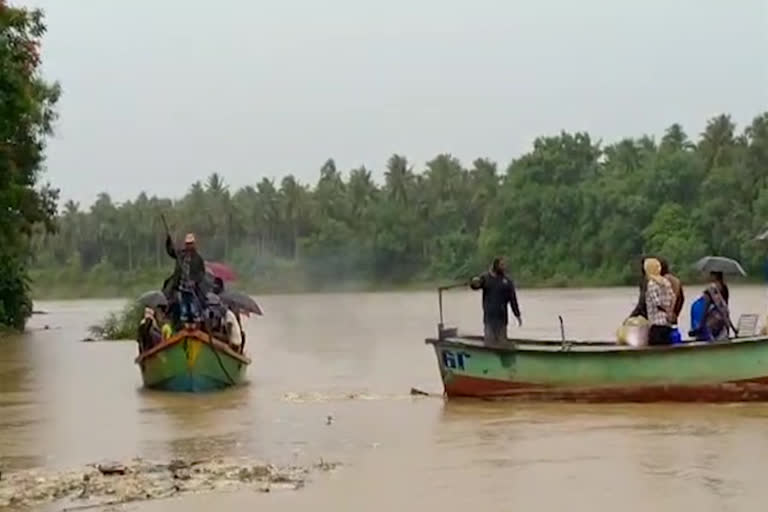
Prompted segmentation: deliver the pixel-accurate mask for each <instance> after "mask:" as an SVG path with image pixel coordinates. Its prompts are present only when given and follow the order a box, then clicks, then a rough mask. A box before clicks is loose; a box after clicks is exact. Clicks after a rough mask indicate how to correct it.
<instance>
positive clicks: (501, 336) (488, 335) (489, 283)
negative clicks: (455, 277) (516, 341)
mask: <svg viewBox="0 0 768 512" xmlns="http://www.w3.org/2000/svg"><path fill="white" fill-rule="evenodd" d="M469 286H470V288H472V289H473V290H483V324H484V326H485V342H486V343H502V342H506V341H507V324H508V323H509V314H508V313H507V304H509V307H510V308H512V313H514V315H515V318H517V324H518V325H519V326H522V325H523V317H522V316H521V315H520V307H519V306H518V304H517V293H516V292H515V284H514V283H513V282H512V280H511V279H509V278H508V277H507V275H506V264H505V263H504V259H503V258H494V260H493V263H492V264H491V269H490V270H489V271H488V272H486V273H485V274H483V275H481V276H477V277H474V278H472V280H471V281H470V283H469Z"/></svg>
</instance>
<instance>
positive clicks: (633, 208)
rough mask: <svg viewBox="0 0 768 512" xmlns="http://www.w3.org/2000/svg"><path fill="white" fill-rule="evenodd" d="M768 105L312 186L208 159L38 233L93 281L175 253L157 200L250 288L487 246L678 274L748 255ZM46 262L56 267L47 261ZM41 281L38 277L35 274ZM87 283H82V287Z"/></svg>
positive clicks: (403, 265) (409, 271) (420, 265)
mask: <svg viewBox="0 0 768 512" xmlns="http://www.w3.org/2000/svg"><path fill="white" fill-rule="evenodd" d="M766 178H768V113H764V114H761V115H759V116H757V117H756V118H755V119H754V120H753V122H752V123H751V124H750V125H749V126H748V127H747V128H746V129H745V130H743V132H741V133H738V132H737V130H736V127H735V126H734V123H733V122H732V121H731V119H730V117H729V116H727V115H721V116H718V117H715V118H713V119H711V120H710V121H709V122H708V123H707V125H706V129H705V130H704V132H703V133H702V134H701V135H700V137H699V138H698V140H697V141H691V140H689V138H688V136H687V135H686V134H685V132H684V131H683V129H682V127H681V126H679V125H677V124H675V125H672V126H670V127H669V128H668V129H667V130H666V132H665V134H664V136H663V137H662V138H661V140H660V141H659V142H658V143H657V142H656V141H655V140H654V139H653V138H651V137H647V136H644V137H640V138H637V139H631V138H628V139H624V140H621V141H619V142H616V143H615V144H612V145H610V146H607V147H601V144H600V143H599V142H596V141H594V140H593V139H592V138H591V137H590V135H588V134H586V133H565V132H563V133H560V134H559V135H554V136H548V137H541V138H539V139H537V140H536V141H535V142H534V144H533V149H532V150H531V152H530V153H528V154H525V155H523V156H521V157H520V158H518V159H516V160H515V161H513V162H512V163H511V164H510V165H509V166H508V167H507V169H506V170H505V171H502V172H499V171H498V169H497V166H496V164H495V163H493V162H491V161H488V160H485V159H478V160H476V161H474V162H473V163H472V165H471V167H469V168H465V167H464V166H463V165H462V164H461V162H459V161H458V160H457V159H456V158H454V157H452V156H451V155H445V154H444V155H438V156H437V157H435V158H434V159H433V160H432V161H430V162H428V163H427V164H426V168H425V169H424V170H423V171H422V172H414V170H413V167H412V166H411V165H410V164H409V162H408V161H407V160H406V159H405V158H404V157H402V156H399V155H394V156H392V157H391V158H390V160H389V162H388V164H387V168H386V171H385V173H384V183H383V184H382V185H378V184H377V183H375V182H374V180H373V179H372V175H371V172H370V171H369V170H368V169H365V168H359V169H354V170H352V171H350V172H349V174H348V175H346V176H344V175H342V173H341V172H339V170H338V169H337V168H336V166H335V164H334V162H333V160H328V161H327V162H326V163H325V164H324V165H323V166H322V168H321V169H320V177H319V180H318V182H317V183H316V184H315V185H314V186H313V187H308V186H306V185H303V184H300V183H298V182H297V181H296V180H295V179H294V178H293V177H292V176H286V177H285V178H283V179H282V181H281V182H280V183H279V184H277V185H276V184H275V183H274V182H273V181H271V180H268V179H262V180H261V181H260V182H259V183H258V184H257V185H256V186H255V187H252V186H248V187H245V188H242V189H240V190H237V191H230V190H229V189H228V188H227V187H226V186H225V184H224V182H223V180H222V178H221V177H220V175H218V174H213V175H211V176H210V178H209V179H208V181H207V183H205V184H202V183H194V184H193V185H192V187H191V188H190V189H189V191H188V192H187V194H186V195H185V196H184V197H183V198H181V199H180V200H177V201H171V200H168V199H158V198H155V197H148V196H147V195H146V194H141V195H140V196H139V197H138V198H137V199H136V200H134V201H130V202H126V203H123V204H119V205H118V204H115V203H114V202H113V201H112V200H111V199H110V197H109V196H108V195H107V194H102V195H101V196H100V197H99V198H98V200H97V201H96V202H95V204H93V206H92V207H91V208H90V210H89V211H87V212H84V211H80V210H79V208H78V205H77V204H74V203H71V202H70V203H68V204H67V205H66V207H65V209H64V211H63V213H62V215H61V216H60V217H59V219H58V220H59V226H60V229H59V232H58V234H56V235H53V236H47V237H45V239H41V240H40V244H41V245H40V248H39V251H38V254H39V259H38V261H37V265H38V266H39V267H40V268H45V269H49V270H47V271H46V272H48V278H47V283H50V282H58V283H82V285H81V286H82V287H84V288H81V290H82V291H84V292H86V291H93V290H94V289H95V288H98V286H99V285H104V284H106V283H107V282H112V283H116V285H119V286H128V285H130V284H131V283H135V282H142V283H143V284H148V283H149V282H150V281H149V278H150V277H151V279H155V280H156V283H157V284H158V286H159V282H160V279H161V277H162V276H163V274H164V273H166V272H168V271H169V270H170V268H171V262H170V261H169V260H168V259H167V258H166V256H165V255H164V253H163V237H164V232H163V228H162V224H161V219H160V214H161V213H162V212H167V215H168V217H169V219H171V220H172V224H175V225H176V227H177V228H178V233H177V234H181V233H182V232H183V231H186V230H193V231H195V232H196V233H197V234H198V239H199V241H200V243H201V250H202V252H203V254H204V255H205V256H206V258H208V259H213V260H224V261H229V262H231V263H233V264H234V265H235V266H236V267H237V268H238V269H239V270H240V273H241V275H243V276H244V277H246V278H247V279H249V280H251V284H252V285H254V286H258V287H261V289H264V288H267V289H272V290H274V289H316V288H322V287H328V286H332V287H339V286H342V285H344V284H349V283H353V284H361V283H370V284H372V285H373V286H387V285H400V284H404V283H410V282H424V281H435V280H450V279H464V278H466V277H467V276H469V275H471V274H472V273H473V272H477V271H478V270H482V269H483V268H485V267H486V265H487V263H488V261H489V260H490V259H491V257H492V256H493V255H496V254H501V255H505V256H506V257H507V258H508V262H509V267H510V269H511V270H512V272H513V274H514V275H515V277H516V278H517V279H518V280H519V281H521V282H522V283H523V284H529V285H531V284H550V285H564V284H571V283H580V284H621V283H628V282H633V281H634V280H635V279H636V273H637V269H638V265H637V258H638V256H639V255H640V254H643V253H646V252H651V253H658V254H661V255H663V256H665V257H667V258H668V259H669V260H670V261H671V262H672V264H673V266H674V267H676V271H677V272H678V273H680V274H682V275H686V274H687V273H688V272H687V269H688V268H689V267H690V264H691V263H692V262H693V261H694V260H696V259H697V258H699V257H700V256H703V255H706V254H720V255H726V256H730V257H734V258H738V259H739V260H741V261H742V263H743V264H744V265H745V266H746V267H747V268H748V269H749V270H751V271H755V270H757V271H759V270H760V268H761V261H762V259H763V248H761V246H760V245H759V243H757V242H755V241H754V237H755V235H756V234H757V233H758V232H759V231H760V230H761V229H762V228H764V227H765V224H766V221H768V182H767V181H766ZM50 269H56V270H55V275H50V273H51V272H53V271H52V270H50ZM46 286H47V284H46ZM88 286H91V288H90V289H89V288H87V287H88Z"/></svg>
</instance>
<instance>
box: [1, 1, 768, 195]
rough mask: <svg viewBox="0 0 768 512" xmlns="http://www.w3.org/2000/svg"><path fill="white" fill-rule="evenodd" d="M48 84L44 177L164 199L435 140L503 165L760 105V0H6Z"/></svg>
mask: <svg viewBox="0 0 768 512" xmlns="http://www.w3.org/2000/svg"><path fill="white" fill-rule="evenodd" d="M11 3H12V4H14V5H24V6H34V7H41V8H43V9H44V11H45V12H46V19H47V24H48V29H49V31H48V34H47V35H46V37H45V39H44V44H43V58H44V73H45V76H46V77H47V78H49V79H52V80H57V81H59V82H60V83H61V85H62V88H63V96H62V99H61V101H60V104H59V114H60V119H59V121H58V122H57V125H56V134H55V136H54V137H53V138H52V139H51V140H50V142H49V145H48V151H47V153H48V160H47V172H46V174H45V175H44V179H46V180H49V181H50V182H51V183H52V184H53V185H54V186H56V187H58V188H60V190H61V196H62V199H63V200H68V199H73V200H76V201H79V202H80V203H81V205H83V206H87V205H89V204H91V203H93V201H94V200H95V198H96V196H97V194H99V193H100V192H107V193H109V194H110V195H111V196H112V197H113V198H114V199H115V200H117V201H124V200H128V199H131V198H134V197H135V196H136V195H137V194H138V193H139V192H141V191H147V192H148V193H149V194H150V195H159V196H164V197H180V196H182V195H183V194H184V193H185V192H186V190H187V189H188V187H189V185H190V184H191V183H192V182H193V181H195V180H199V179H205V178H206V177H207V176H208V175H210V174H211V173H212V172H219V173H220V174H221V175H222V176H223V177H224V179H225V181H226V182H227V183H228V184H229V185H230V186H231V187H232V188H237V187H241V186H244V185H248V184H256V183H257V182H258V181H260V180H261V179H262V178H264V177H267V178H276V180H277V181H278V182H279V180H280V179H281V178H282V177H283V176H284V175H286V174H289V173H292V174H294V175H295V176H296V177H297V178H298V179H299V180H301V181H303V182H305V183H315V182H316V180H317V178H318V177H319V169H320V167H321V166H322V164H323V163H324V162H325V160H327V159H328V158H334V159H335V161H336V165H337V167H338V168H339V169H340V170H343V171H345V172H346V171H348V170H349V169H351V168H354V167H358V166H360V165H365V166H366V167H367V168H368V169H370V170H372V171H373V173H374V176H375V177H376V178H377V180H379V181H381V179H382V176H383V170H384V167H385V164H386V161H387V159H388V158H389V156H390V155H392V154H393V153H399V154H404V155H406V156H407V157H408V158H409V160H411V161H412V162H413V163H414V164H415V167H416V169H417V170H419V169H420V168H422V167H423V164H424V163H425V162H426V161H427V160H429V159H431V158H433V157H434V156H435V155H437V154H439V153H451V154H453V155H454V156H456V157H458V158H460V159H461V160H462V162H463V163H464V164H465V165H467V166H469V165H470V164H471V162H472V161H473V160H474V159H475V158H477V157H488V158H491V159H493V160H496V161H497V162H499V164H500V167H501V168H504V167H505V166H506V165H507V164H508V163H509V161H510V160H511V159H513V158H515V157H517V156H519V155H520V154H522V153H524V152H526V151H528V150H529V149H530V147H531V143H532V142H533V140H534V139H535V138H536V137H537V136H540V135H546V134H550V135H551V134H556V133H558V132H559V131H560V130H568V131H577V130H587V131H589V132H590V134H591V135H592V136H593V137H594V138H595V139H602V140H603V141H605V142H611V141H615V140H618V139H620V138H621V137H624V136H639V135H642V134H645V133H648V134H654V135H657V136H659V135H660V134H662V133H663V131H664V129H665V128H666V127H667V126H669V125H670V124H672V123H675V122H680V123H681V124H683V126H684V127H685V129H686V131H687V132H688V133H689V135H691V136H694V137H695V136H696V135H697V134H698V133H699V132H700V131H701V130H702V128H703V127H704V124H705V122H706V120H707V119H708V118H710V117H712V116H714V115H717V114H719V113H723V112H725V113H730V114H731V115H732V116H733V119H734V120H735V121H736V122H737V123H738V124H739V126H740V127H743V126H744V125H745V124H747V123H749V122H750V121H751V119H752V118H753V117H754V116H755V115H756V114H758V113H760V112H763V111H766V110H768V57H767V55H768V0H739V1H734V2H724V1H721V0H674V1H671V0H644V1H642V2H638V1H633V2H630V1H618V0H579V1H578V2H576V1H573V0H472V1H469V0H386V1H384V0H216V1H211V0H208V1H202V0H130V1H129V0H27V1H23V0H15V1H14V0H11Z"/></svg>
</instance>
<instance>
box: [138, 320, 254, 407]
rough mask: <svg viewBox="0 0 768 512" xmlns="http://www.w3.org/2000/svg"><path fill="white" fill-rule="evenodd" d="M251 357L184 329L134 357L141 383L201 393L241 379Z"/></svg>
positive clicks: (154, 387) (214, 339) (218, 341)
mask: <svg viewBox="0 0 768 512" xmlns="http://www.w3.org/2000/svg"><path fill="white" fill-rule="evenodd" d="M250 363H251V360H250V359H249V358H248V357H246V356H244V355H243V354H240V353H239V352H237V351H236V350H235V349H233V348H232V347H231V346H230V345H229V344H228V343H226V342H224V341H221V340H218V339H216V338H215V337H214V338H212V337H210V336H208V334H206V333H205V332H203V331H201V330H199V329H197V328H193V327H192V328H185V329H183V330H181V331H179V332H178V333H176V334H174V335H173V336H172V337H170V338H169V339H167V340H165V341H163V342H162V343H160V344H159V345H157V346H155V347H152V348H151V349H149V350H147V351H146V352H143V353H142V354H140V355H139V356H138V357H137V358H136V364H138V365H139V368H140V369H141V378H142V380H143V381H144V386H146V387H148V388H153V389H161V390H165V391H183V392H192V393H196V392H204V391H213V390H216V389H222V388H226V387H230V386H234V385H237V384H240V383H242V382H243V380H244V378H245V372H246V369H247V368H248V365H249V364H250Z"/></svg>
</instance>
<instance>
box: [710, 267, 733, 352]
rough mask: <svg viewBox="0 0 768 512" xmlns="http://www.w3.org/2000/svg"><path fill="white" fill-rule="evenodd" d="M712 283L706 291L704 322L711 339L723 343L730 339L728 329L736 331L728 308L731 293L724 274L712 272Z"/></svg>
mask: <svg viewBox="0 0 768 512" xmlns="http://www.w3.org/2000/svg"><path fill="white" fill-rule="evenodd" d="M709 276H710V279H711V282H710V283H709V285H708V286H707V288H706V289H705V290H704V299H705V307H704V311H705V312H706V313H705V315H706V316H705V318H704V322H705V325H706V328H707V330H708V331H709V335H710V336H711V339H713V340H717V341H723V340H727V339H728V329H729V328H730V329H733V330H734V332H735V331H736V329H735V328H734V327H733V323H732V322H731V313H730V310H729V308H728V299H729V295H730V291H729V290H728V285H727V284H725V280H724V279H723V273H722V272H710V274H709Z"/></svg>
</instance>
